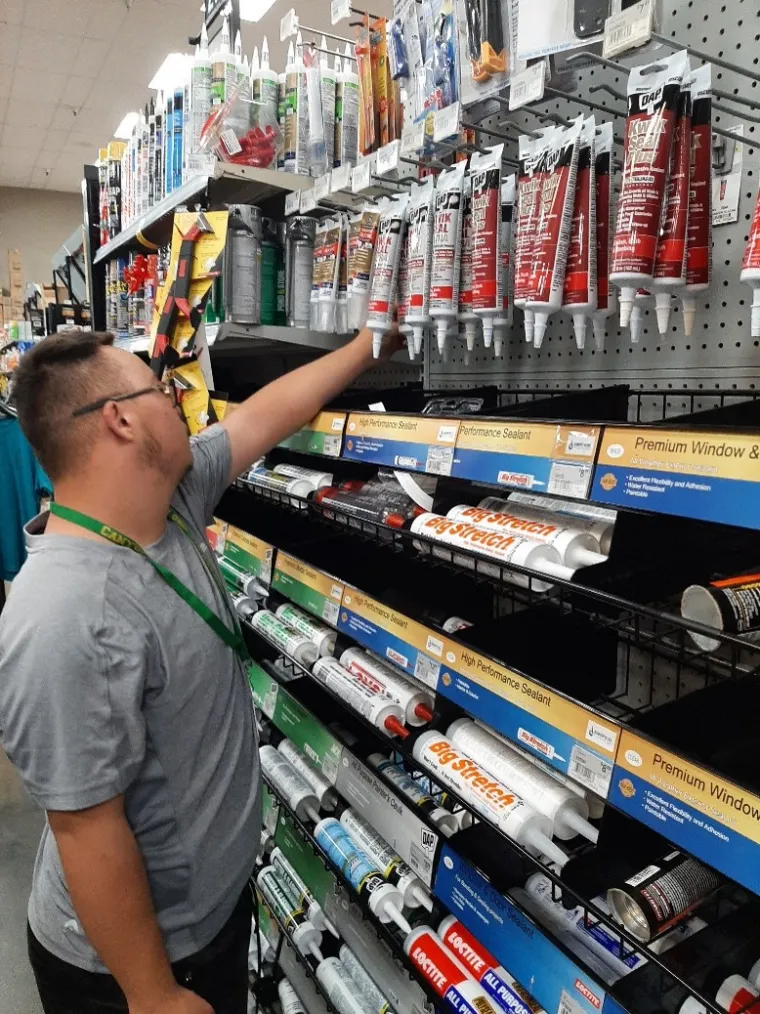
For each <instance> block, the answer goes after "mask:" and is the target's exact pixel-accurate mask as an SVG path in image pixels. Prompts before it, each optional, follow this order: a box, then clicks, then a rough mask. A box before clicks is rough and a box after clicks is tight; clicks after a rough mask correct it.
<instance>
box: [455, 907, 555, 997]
mask: <svg viewBox="0 0 760 1014" xmlns="http://www.w3.org/2000/svg"><path fill="white" fill-rule="evenodd" d="M438 936H439V937H440V939H441V941H442V942H443V945H444V947H445V948H446V950H447V951H448V952H449V953H450V954H452V955H454V957H455V958H456V960H457V961H458V962H459V963H460V964H462V965H464V967H465V968H466V969H467V971H468V972H469V973H470V975H471V976H472V977H473V979H475V981H476V982H479V983H480V985H481V986H482V987H483V989H484V990H485V991H486V993H487V994H488V996H489V997H490V998H491V999H492V1000H494V1001H495V1002H496V1003H497V1004H498V1007H499V1010H500V1011H508V1012H509V1014H544V1012H543V1011H541V1009H540V1008H538V1005H537V1004H536V1003H535V1001H533V1003H530V1004H528V1003H527V1002H526V1001H525V999H524V998H523V995H521V993H520V992H518V989H519V990H522V987H521V986H519V985H518V983H517V981H516V979H514V978H513V976H511V975H510V974H509V972H508V971H507V970H506V968H504V966H503V965H501V964H499V961H498V960H497V959H496V958H495V957H494V956H493V955H492V954H491V953H489V951H487V950H486V949H485V947H484V946H483V945H482V944H481V943H480V941H479V940H477V939H476V938H475V937H474V936H473V935H472V933H470V931H469V930H468V929H467V927H466V926H463V925H462V923H461V922H460V921H459V920H458V919H457V917H456V916H455V915H447V916H446V918H445V919H444V920H443V922H442V923H441V925H440V926H439V927H438ZM515 987H517V988H515Z"/></svg>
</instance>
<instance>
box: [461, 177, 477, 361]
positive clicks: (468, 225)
mask: <svg viewBox="0 0 760 1014" xmlns="http://www.w3.org/2000/svg"><path fill="white" fill-rule="evenodd" d="M462 201H463V203H462V256H461V258H460V274H459V307H458V314H457V316H458V317H459V321H460V323H462V324H464V330H465V335H466V339H467V351H468V352H472V351H473V349H474V348H475V339H476V337H477V334H478V320H479V318H478V315H477V314H476V313H475V312H474V311H473V309H472V180H471V179H470V177H469V176H466V177H465V180H464V190H463V197H462Z"/></svg>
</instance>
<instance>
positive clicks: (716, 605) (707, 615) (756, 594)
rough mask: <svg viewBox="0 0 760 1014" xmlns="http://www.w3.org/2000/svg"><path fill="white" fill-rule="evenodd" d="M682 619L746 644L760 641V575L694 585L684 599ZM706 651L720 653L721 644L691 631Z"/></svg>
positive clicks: (684, 594)
mask: <svg viewBox="0 0 760 1014" xmlns="http://www.w3.org/2000/svg"><path fill="white" fill-rule="evenodd" d="M681 616H683V618H684V619H685V620H694V621H695V622H696V623H704V624H705V626H707V627H714V628H715V629H716V630H719V631H721V632H723V633H725V634H731V635H733V636H734V637H737V636H738V637H742V638H744V640H745V641H753V642H756V641H760V574H742V575H741V576H739V577H729V578H726V579H725V580H722V581H713V582H711V583H710V584H709V585H700V584H692V585H689V587H688V588H686V590H685V591H684V593H683V595H682V596H681ZM689 637H691V639H692V641H694V643H695V644H696V645H698V646H699V647H700V648H701V649H702V651H717V650H718V648H719V647H720V641H718V640H717V639H716V638H713V637H707V636H706V635H705V634H697V633H696V632H693V631H691V630H690V631H689Z"/></svg>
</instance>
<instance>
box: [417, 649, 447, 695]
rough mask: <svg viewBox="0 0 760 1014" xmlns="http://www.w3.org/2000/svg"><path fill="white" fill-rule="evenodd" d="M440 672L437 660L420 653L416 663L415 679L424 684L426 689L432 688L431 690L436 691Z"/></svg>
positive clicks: (439, 664)
mask: <svg viewBox="0 0 760 1014" xmlns="http://www.w3.org/2000/svg"><path fill="white" fill-rule="evenodd" d="M440 672H441V663H440V662H436V661H435V659H433V658H429V657H428V656H427V655H423V654H422V652H418V654H417V661H416V662H415V663H414V677H415V679H418V680H419V681H420V683H424V684H425V686H426V687H430V689H431V690H435V688H436V687H437V686H438V676H439V675H440Z"/></svg>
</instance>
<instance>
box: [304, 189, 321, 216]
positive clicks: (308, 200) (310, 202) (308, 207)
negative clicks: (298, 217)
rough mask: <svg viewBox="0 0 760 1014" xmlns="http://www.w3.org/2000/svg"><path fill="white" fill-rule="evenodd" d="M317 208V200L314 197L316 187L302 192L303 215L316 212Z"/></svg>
mask: <svg viewBox="0 0 760 1014" xmlns="http://www.w3.org/2000/svg"><path fill="white" fill-rule="evenodd" d="M316 206H317V198H316V196H315V195H314V187H312V188H311V190H302V191H301V214H302V215H308V213H309V212H310V211H314V209H315V208H316Z"/></svg>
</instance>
